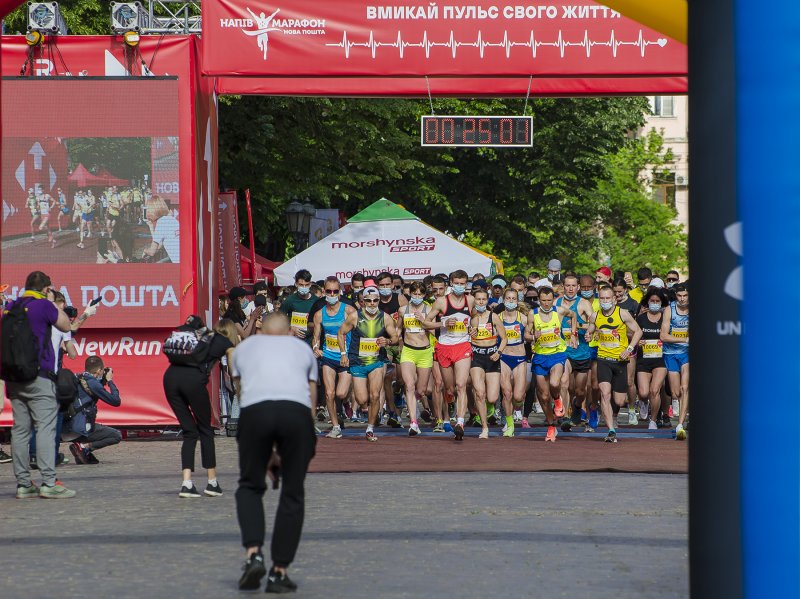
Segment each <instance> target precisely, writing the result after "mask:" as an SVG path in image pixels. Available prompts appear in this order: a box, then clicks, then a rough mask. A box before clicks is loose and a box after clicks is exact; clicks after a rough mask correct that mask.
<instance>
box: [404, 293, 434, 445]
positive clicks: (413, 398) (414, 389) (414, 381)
mask: <svg viewBox="0 0 800 599" xmlns="http://www.w3.org/2000/svg"><path fill="white" fill-rule="evenodd" d="M409 291H410V295H411V301H410V303H409V304H408V305H406V306H404V307H402V308H401V309H400V313H401V315H402V317H403V319H402V320H401V326H402V331H403V333H402V337H401V338H402V341H403V349H402V351H401V352H400V374H401V375H402V377H403V382H404V383H405V387H406V404H407V405H408V417H409V418H410V419H411V426H409V428H408V436H409V437H415V436H417V435H419V434H420V430H419V424H418V422H417V403H418V402H421V401H423V399H424V398H425V394H426V393H427V391H428V381H429V380H430V376H431V369H432V368H433V347H431V342H430V338H429V336H428V334H427V333H426V332H425V329H424V328H422V323H423V322H424V321H425V319H426V318H427V316H428V310H429V307H428V306H426V305H425V286H424V285H423V284H422V283H420V282H419V281H415V282H414V283H411V286H410V289H409Z"/></svg>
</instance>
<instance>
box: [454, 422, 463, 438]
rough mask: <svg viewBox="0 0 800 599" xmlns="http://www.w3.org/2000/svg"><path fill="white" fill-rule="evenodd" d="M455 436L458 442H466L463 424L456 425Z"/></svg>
mask: <svg viewBox="0 0 800 599" xmlns="http://www.w3.org/2000/svg"><path fill="white" fill-rule="evenodd" d="M453 435H454V438H455V440H456V441H463V440H464V425H463V424H456V425H455V426H454V427H453Z"/></svg>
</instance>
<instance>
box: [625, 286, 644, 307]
mask: <svg viewBox="0 0 800 599" xmlns="http://www.w3.org/2000/svg"><path fill="white" fill-rule="evenodd" d="M628 297H630V298H631V299H632V300H634V301H635V302H636V303H638V304H641V303H642V298H643V297H644V291H642V288H641V287H638V286H637V287H634V288H633V289H631V290H630V291H629V292H628Z"/></svg>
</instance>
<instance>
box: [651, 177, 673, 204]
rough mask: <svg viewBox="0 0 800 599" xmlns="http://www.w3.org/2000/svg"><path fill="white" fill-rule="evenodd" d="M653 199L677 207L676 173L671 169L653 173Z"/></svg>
mask: <svg viewBox="0 0 800 599" xmlns="http://www.w3.org/2000/svg"><path fill="white" fill-rule="evenodd" d="M653 201H655V202H658V203H659V204H664V205H666V206H671V207H672V208H675V173H673V172H671V171H656V172H654V173H653Z"/></svg>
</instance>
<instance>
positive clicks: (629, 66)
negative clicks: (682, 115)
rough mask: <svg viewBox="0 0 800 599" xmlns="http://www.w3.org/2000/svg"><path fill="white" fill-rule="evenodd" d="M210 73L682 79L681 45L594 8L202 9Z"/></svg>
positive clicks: (469, 3)
mask: <svg viewBox="0 0 800 599" xmlns="http://www.w3.org/2000/svg"><path fill="white" fill-rule="evenodd" d="M202 10H203V61H202V68H203V73H204V74H206V75H246V76H259V75H260V76H265V75H267V76H284V77H285V76H301V77H322V76H375V77H397V76H417V77H422V76H461V77H464V76H524V75H534V76H575V77H581V76H598V77H602V76H606V77H608V76H683V75H686V69H687V52H686V46H685V45H683V44H680V43H678V42H676V41H675V40H672V39H670V38H668V37H666V36H665V35H663V34H660V33H658V32H656V31H654V30H652V29H650V28H648V27H645V26H643V25H641V24H640V23H637V22H635V21H633V20H631V19H628V18H626V17H624V16H622V15H620V13H618V12H616V11H613V10H611V9H609V8H607V7H605V6H602V5H600V4H598V3H596V2H591V1H590V0H571V1H563V2H553V3H551V4H533V3H527V4H526V3H520V2H518V1H517V0H513V1H509V0H505V1H503V0H495V1H492V0H489V1H475V0H462V1H461V2H459V3H457V4H450V3H444V4H440V3H433V2H431V3H428V2H425V3H409V2H405V1H398V0H383V1H381V0H378V2H372V1H366V2H365V1H364V0H339V1H337V2H319V0H294V1H293V2H286V3H284V2H280V0H248V1H247V2H241V1H239V0H204V1H203V3H202Z"/></svg>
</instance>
